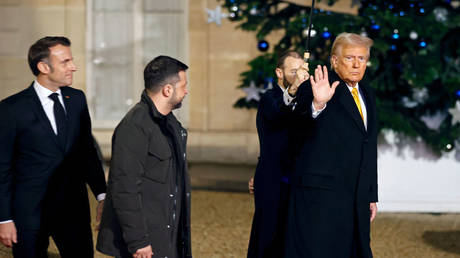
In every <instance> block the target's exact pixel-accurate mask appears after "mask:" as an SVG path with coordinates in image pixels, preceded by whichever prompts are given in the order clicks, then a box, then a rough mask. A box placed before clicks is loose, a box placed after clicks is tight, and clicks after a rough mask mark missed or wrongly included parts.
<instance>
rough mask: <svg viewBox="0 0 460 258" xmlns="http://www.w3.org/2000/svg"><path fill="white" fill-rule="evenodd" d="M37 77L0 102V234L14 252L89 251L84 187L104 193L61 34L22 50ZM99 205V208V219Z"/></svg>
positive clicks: (82, 100)
mask: <svg viewBox="0 0 460 258" xmlns="http://www.w3.org/2000/svg"><path fill="white" fill-rule="evenodd" d="M28 61H29V66H30V68H31V70H32V72H33V74H34V75H35V76H36V80H35V81H34V82H33V83H32V84H31V85H30V87H28V88H27V89H25V90H23V91H21V92H19V93H17V94H15V95H13V96H10V97H8V98H6V99H4V100H3V101H2V102H1V104H0V142H1V144H0V146H1V147H0V240H1V242H2V243H3V244H4V245H5V246H7V247H12V248H13V255H14V257H21V258H22V257H27V258H29V257H47V249H48V241H49V236H52V237H53V239H54V242H55V243H56V246H57V248H58V249H59V252H60V254H61V256H62V257H93V253H94V251H93V242H92V236H91V231H92V230H91V226H90V213H89V202H88V193H87V192H88V191H87V188H86V183H88V185H89V186H90V187H91V190H92V192H93V193H94V194H95V195H96V196H97V198H98V200H100V201H102V200H103V199H104V195H105V191H106V184H105V178H104V172H103V170H102V166H101V163H100V161H99V159H98V156H97V153H96V148H95V145H94V141H93V138H92V136H91V122H90V117H89V113H88V107H87V104H86V100H85V95H84V94H83V92H82V91H80V90H77V89H73V88H70V87H68V86H66V85H71V84H72V74H73V72H75V71H76V69H77V68H76V66H75V64H74V62H73V57H72V53H71V51H70V41H69V40H68V39H67V38H65V37H45V38H42V39H40V40H38V41H37V42H36V43H34V44H33V45H32V46H31V47H30V49H29V54H28ZM101 205H102V203H99V206H98V217H100V213H101V211H102V210H101V209H102V206H101Z"/></svg>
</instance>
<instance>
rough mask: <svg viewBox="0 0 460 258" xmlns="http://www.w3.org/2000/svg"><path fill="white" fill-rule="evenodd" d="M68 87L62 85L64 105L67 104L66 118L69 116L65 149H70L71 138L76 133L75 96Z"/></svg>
mask: <svg viewBox="0 0 460 258" xmlns="http://www.w3.org/2000/svg"><path fill="white" fill-rule="evenodd" d="M68 89H69V88H68V87H61V93H62V98H63V100H64V106H65V111H66V118H67V139H66V148H65V150H66V151H68V149H69V147H70V144H69V143H70V140H71V139H72V137H73V135H74V128H75V126H74V124H75V120H74V117H73V113H74V109H73V107H74V98H73V96H72V95H71V94H70V91H69V90H68Z"/></svg>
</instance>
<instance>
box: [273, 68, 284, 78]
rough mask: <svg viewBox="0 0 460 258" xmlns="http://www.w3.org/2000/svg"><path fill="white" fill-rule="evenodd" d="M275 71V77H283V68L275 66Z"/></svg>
mask: <svg viewBox="0 0 460 258" xmlns="http://www.w3.org/2000/svg"><path fill="white" fill-rule="evenodd" d="M275 73H276V77H278V78H279V79H281V78H284V76H283V70H282V69H281V68H276V69H275Z"/></svg>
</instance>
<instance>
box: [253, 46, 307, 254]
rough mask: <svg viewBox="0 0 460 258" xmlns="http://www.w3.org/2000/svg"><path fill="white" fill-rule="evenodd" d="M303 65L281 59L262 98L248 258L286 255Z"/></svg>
mask: <svg viewBox="0 0 460 258" xmlns="http://www.w3.org/2000/svg"><path fill="white" fill-rule="evenodd" d="M303 63H304V62H303V60H302V57H301V56H300V55H299V54H298V53H297V52H295V51H287V52H285V53H283V54H282V55H281V56H280V57H279V59H278V63H277V67H276V69H275V73H276V76H277V78H278V81H277V85H275V87H274V88H273V89H269V90H268V91H267V92H265V93H264V94H263V95H262V98H261V100H260V103H259V108H258V110H257V118H256V124H257V133H258V136H259V143H260V157H259V161H258V163H257V168H256V172H255V177H254V188H255V191H254V199H255V212H254V217H253V224H252V230H251V237H250V242H249V248H248V258H268V257H274V258H278V257H281V256H282V255H283V245H284V234H285V228H286V225H285V223H286V214H287V204H288V196H289V180H290V175H291V173H292V169H293V163H294V157H295V152H296V149H297V148H296V144H295V142H298V140H299V139H298V138H297V137H294V131H293V128H292V126H293V125H294V121H293V120H292V118H293V112H292V111H293V109H295V104H296V100H295V95H296V92H297V89H298V86H299V85H300V83H301V82H303V80H298V76H297V72H298V71H299V70H302V69H299V68H301V66H302V65H303ZM302 72H305V74H306V72H307V71H306V70H302ZM303 77H304V76H302V78H303Z"/></svg>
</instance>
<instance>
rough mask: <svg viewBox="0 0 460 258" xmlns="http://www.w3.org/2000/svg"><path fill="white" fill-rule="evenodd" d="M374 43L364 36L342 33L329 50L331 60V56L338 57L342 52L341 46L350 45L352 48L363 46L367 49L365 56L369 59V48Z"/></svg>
mask: <svg viewBox="0 0 460 258" xmlns="http://www.w3.org/2000/svg"><path fill="white" fill-rule="evenodd" d="M373 43H374V41H373V40H372V39H370V38H368V37H366V36H361V35H358V34H355V33H348V32H342V33H340V34H339V35H338V36H337V37H336V38H335V40H334V43H333V44H332V49H331V58H332V56H334V55H335V56H338V55H340V52H341V51H342V46H344V45H352V46H363V47H366V48H367V51H368V52H367V55H368V58H369V55H370V51H371V47H372V44H373Z"/></svg>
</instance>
